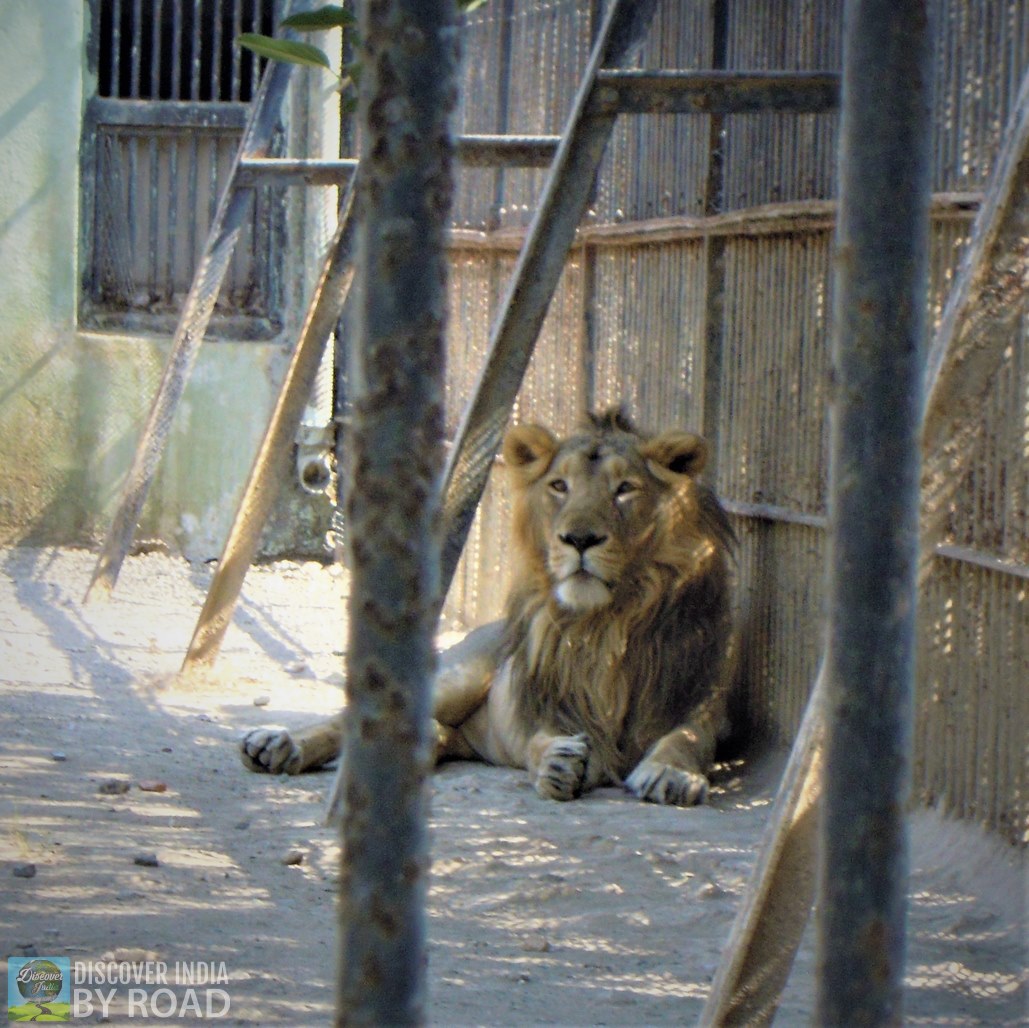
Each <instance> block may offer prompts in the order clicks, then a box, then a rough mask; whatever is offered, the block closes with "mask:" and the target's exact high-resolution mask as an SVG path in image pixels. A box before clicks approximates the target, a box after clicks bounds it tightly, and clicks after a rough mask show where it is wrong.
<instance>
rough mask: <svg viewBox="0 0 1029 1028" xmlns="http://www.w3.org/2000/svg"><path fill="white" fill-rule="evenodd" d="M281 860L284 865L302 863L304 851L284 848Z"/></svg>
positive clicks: (289, 865)
mask: <svg viewBox="0 0 1029 1028" xmlns="http://www.w3.org/2000/svg"><path fill="white" fill-rule="evenodd" d="M281 862H282V863H283V864H285V865H286V867H296V866H297V865H298V864H302V863H303V862H304V851H303V850H300V849H296V848H294V849H291V850H286V852H285V853H284V854H283V855H282V861H281Z"/></svg>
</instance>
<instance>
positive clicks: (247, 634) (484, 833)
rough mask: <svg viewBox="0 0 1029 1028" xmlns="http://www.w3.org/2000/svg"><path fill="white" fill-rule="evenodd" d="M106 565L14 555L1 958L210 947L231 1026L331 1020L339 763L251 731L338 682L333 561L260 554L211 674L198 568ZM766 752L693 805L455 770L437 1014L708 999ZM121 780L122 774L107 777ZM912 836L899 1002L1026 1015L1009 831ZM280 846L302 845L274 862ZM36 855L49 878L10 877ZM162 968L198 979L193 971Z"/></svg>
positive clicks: (986, 1020)
mask: <svg viewBox="0 0 1029 1028" xmlns="http://www.w3.org/2000/svg"><path fill="white" fill-rule="evenodd" d="M92 562H93V558H92V557H91V556H90V555H89V554H85V553H81V552H73V551H61V550H59V551H51V550H19V549H15V550H2V551H0V695H2V701H0V717H2V719H3V727H2V732H3V734H2V739H3V744H2V746H0V768H2V787H0V788H2V792H0V820H2V834H0V861H2V862H0V957H3V958H6V957H8V956H20V955H32V954H39V955H46V956H67V957H70V958H71V960H72V961H73V962H74V961H81V962H89V961H101V960H107V959H112V958H113V959H116V960H132V959H136V960H145V959H149V960H151V961H153V962H159V961H163V962H164V963H165V964H167V965H168V967H169V968H170V969H174V966H175V961H184V962H187V963H190V964H192V965H194V973H195V974H199V973H200V972H199V971H197V970H196V966H195V965H197V964H198V963H199V962H204V963H205V964H207V965H209V966H210V965H211V964H212V963H213V970H214V973H215V974H216V975H220V974H221V973H222V971H223V970H224V972H225V974H226V976H227V978H228V981H227V982H222V983H221V988H222V989H223V990H224V992H226V993H227V994H228V996H229V998H230V1002H231V1008H230V1010H229V1012H228V1014H227V1016H226V1019H225V1021H223V1022H222V1023H234V1024H245V1025H278V1024H282V1025H298V1026H300V1025H319V1024H327V1023H329V1022H330V1021H331V1009H332V975H333V971H332V968H333V959H334V938H333V921H334V910H333V893H334V885H333V882H334V878H335V874H336V870H335V869H336V859H337V855H338V848H337V846H336V843H335V841H334V839H333V837H332V833H331V832H330V831H329V830H327V829H326V828H324V827H323V826H322V824H321V818H322V808H323V802H324V797H325V794H326V792H327V790H328V787H329V785H330V782H331V778H330V776H328V775H325V774H317V775H310V776H306V777H304V778H301V779H287V778H269V777H264V776H259V775H254V774H249V773H247V772H246V771H244V769H243V767H242V765H241V764H240V762H239V760H238V758H237V756H236V739H237V737H238V736H239V735H240V733H241V732H242V730H243V729H244V728H247V727H251V726H253V725H255V724H263V723H269V724H287V725H296V724H299V723H302V722H303V721H305V720H307V719H308V718H310V717H311V715H312V714H315V715H320V714H322V713H324V712H327V711H331V710H332V709H334V708H335V707H336V706H337V705H338V703H339V701H340V688H339V683H340V669H341V666H342V658H341V654H340V650H341V648H342V645H343V640H344V629H343V619H342V609H343V606H342V596H343V593H344V590H345V583H344V579H343V578H342V577H341V576H339V575H337V574H335V573H333V572H331V571H330V570H327V569H325V568H323V567H321V566H319V565H316V564H294V563H280V564H276V565H273V566H269V567H262V568H258V569H255V570H254V571H253V572H252V574H251V575H250V577H249V579H248V582H247V586H246V590H245V595H244V599H243V601H242V603H241V604H240V607H239V609H238V612H237V618H236V625H235V626H234V628H233V629H232V630H231V632H230V634H229V637H228V639H227V644H226V649H225V653H224V657H223V659H222V661H221V663H220V665H219V669H218V673H217V675H216V676H213V677H212V678H211V679H210V680H209V681H207V682H204V683H194V684H193V685H191V686H190V687H188V688H187V687H184V686H183V685H182V684H181V683H176V682H175V681H174V678H173V676H174V672H175V671H176V670H177V668H178V664H179V662H180V661H181V657H182V654H183V652H184V651H185V648H186V645H187V643H188V640H189V636H190V634H191V632H192V629H193V625H194V623H195V620H196V617H197V614H198V612H199V607H200V604H201V603H202V601H203V598H204V595H205V592H206V587H207V583H208V582H209V580H210V570H209V569H208V568H206V567H190V566H188V565H186V564H184V563H182V562H180V561H178V560H174V559H170V558H167V557H164V556H160V555H153V554H152V555H149V556H142V557H134V558H132V559H130V560H129V561H128V562H127V564H126V566H125V569H124V571H123V573H122V577H121V581H120V583H119V587H118V591H117V593H116V595H115V598H114V599H113V600H112V601H110V602H108V603H104V604H100V605H93V604H91V605H90V606H89V607H88V608H83V606H82V603H81V598H82V594H83V591H84V589H85V585H86V583H87V581H88V577H89V573H90V571H91V569H92ZM265 699H267V703H266V704H264V705H263V706H255V701H262V700H265ZM775 766H776V763H775V761H771V760H766V761H765V762H763V763H761V764H759V765H757V766H753V767H743V768H740V767H727V768H725V769H723V771H722V773H721V774H720V776H719V779H718V787H717V788H716V789H715V795H714V796H713V801H712V803H711V804H710V805H709V806H707V807H705V808H700V809H694V810H688V811H682V810H676V809H662V808H659V807H655V806H650V805H643V804H639V803H636V802H635V801H633V800H631V799H629V798H627V797H624V796H623V795H621V794H620V793H619V792H617V791H614V790H604V791H602V792H600V793H598V794H595V795H593V796H591V797H589V798H587V799H585V800H582V801H580V802H577V803H573V804H565V805H559V804H554V803H548V802H545V801H543V800H540V799H538V798H537V797H536V795H535V794H534V792H533V791H532V789H531V788H530V787H529V784H528V782H527V780H526V778H525V776H524V775H523V774H521V773H516V772H509V771H502V770H497V769H491V768H485V767H482V766H475V765H452V766H449V767H447V768H445V769H444V770H443V771H441V772H440V773H439V774H438V775H437V776H436V779H435V796H434V801H433V803H434V808H433V821H432V830H433V848H434V868H433V877H432V892H431V896H430V907H429V922H430V937H431V952H430V983H431V998H430V1018H431V1020H432V1022H433V1023H435V1024H439V1025H465V1024H469V1025H472V1024H478V1025H501V1024H563V1025H573V1024H575V1025H594V1024H607V1025H615V1024H627V1025H628V1024H631V1025H650V1024H654V1025H657V1024H673V1023H690V1022H694V1021H695V1020H696V1018H697V1016H698V1015H699V1012H700V1009H701V1006H702V1003H703V999H704V996H705V995H706V992H707V989H708V984H709V982H710V980H711V977H712V975H713V973H714V970H715V967H716V964H717V962H718V959H719V955H720V953H721V950H722V947H723V945H724V942H725V939H726V936H727V934H728V931H729V927H730V924H731V922H732V919H733V916H734V913H735V909H736V906H737V904H738V902H739V899H740V896H741V894H742V892H743V889H744V887H745V883H746V879H747V875H748V873H749V871H750V868H751V866H752V863H753V860H754V855H755V850H756V847H757V844H758V841H759V839H760V836H761V832H762V829H763V828H764V825H765V820H766V817H767V813H768V810H769V805H770V798H771V795H772V791H773V789H774V784H775V781H774V775H775ZM110 780H117V781H120V782H124V783H125V784H126V785H127V786H128V790H127V791H125V792H123V793H120V794H118V793H115V794H109V793H104V792H101V791H100V786H101V785H102V784H103V783H105V782H108V781H110ZM140 783H144V784H147V785H151V786H154V787H158V788H159V787H160V786H161V785H163V786H164V787H165V789H164V791H143V790H141V789H140V788H139V785H140ZM109 788H116V787H109ZM913 850H914V853H913V875H912V888H911V891H912V906H911V917H910V945H909V951H910V952H909V961H908V974H909V983H908V984H909V990H908V998H907V1013H908V1022H909V1023H912V1024H933V1025H965V1024H989V1025H1002V1024H1008V1025H1010V1024H1022V1023H1029V1018H1027V1017H1026V1003H1025V992H1024V982H1023V981H1022V980H1021V976H1022V975H1023V974H1024V968H1025V966H1026V920H1025V910H1026V881H1025V877H1024V871H1025V867H1024V863H1020V862H1019V859H1018V854H1016V853H1015V852H1014V851H1013V850H1011V849H1010V848H1007V847H1004V846H1003V845H1001V844H999V843H998V842H997V841H996V840H994V839H992V838H987V837H986V836H984V835H982V834H981V833H980V832H979V831H978V830H977V829H974V828H972V827H969V826H965V825H956V824H950V823H945V822H942V821H940V820H938V819H937V818H936V817H935V816H934V815H932V814H929V813H923V814H920V815H918V816H917V818H916V819H915V829H914V844H913ZM290 851H298V852H299V853H300V854H301V855H302V860H301V862H300V863H299V864H295V863H294V864H287V863H284V860H285V859H287V857H291V858H292V859H294V860H295V859H296V857H297V852H294V853H292V854H290ZM143 856H155V857H156V858H157V866H141V865H140V864H137V863H136V862H135V861H136V858H138V857H143ZM25 864H33V865H35V869H36V873H35V875H34V877H29V878H24V877H18V876H16V875H15V874H14V870H15V868H17V867H19V866H20V865H25ZM809 935H810V933H809ZM5 964H6V959H5ZM222 964H224V969H223V968H222ZM812 964H813V958H812V953H811V940H810V939H808V940H807V942H806V943H805V947H804V949H803V950H802V952H801V955H800V957H799V959H798V962H797V965H796V969H795V972H794V975H793V979H792V980H791V983H790V986H789V989H788V992H787V996H786V998H785V1001H784V1004H783V1007H782V1010H781V1012H780V1016H779V1021H778V1023H780V1024H785V1025H794V1024H807V1023H810V1010H811V993H812ZM0 970H2V971H4V972H5V971H6V967H4V968H2V969H0ZM168 974H169V978H170V979H171V981H170V982H169V984H170V985H171V986H172V987H173V989H172V991H173V992H174V993H175V994H176V996H178V997H179V1000H180V1002H185V999H184V996H185V992H186V991H187V987H188V982H183V981H181V980H180V981H179V983H178V985H176V982H175V980H174V973H173V970H169V972H168ZM5 976H6V975H5ZM1020 982H1021V985H1020ZM127 1002H128V996H127V988H125V987H119V989H118V990H117V994H116V996H115V998H114V1002H113V1005H112V1007H111V1011H110V1023H115V1024H121V1023H137V1021H136V1020H135V1019H133V1020H132V1021H131V1022H130V1021H129V1019H128V1018H127V1016H126V1015H127ZM201 1005H202V1000H201ZM215 1009H216V1010H217V1009H218V1008H217V1006H216V1007H215ZM98 1011H99V1007H97V1008H96V1010H95V1011H94V1014H93V1015H92V1018H91V1019H92V1020H97V1019H98V1017H99V1013H98ZM193 1020H195V1018H194V1017H193V1016H192V1015H190V1016H186V1017H183V1018H176V1021H177V1023H191V1022H192V1021H193Z"/></svg>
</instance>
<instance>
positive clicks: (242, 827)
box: [232, 818, 250, 832]
mask: <svg viewBox="0 0 1029 1028" xmlns="http://www.w3.org/2000/svg"><path fill="white" fill-rule="evenodd" d="M232 827H233V828H235V829H237V830H238V831H240V832H245V831H246V830H247V829H248V828H249V827H250V821H249V819H247V818H244V819H243V820H242V821H237V822H236V823H235V824H234V825H233V826H232Z"/></svg>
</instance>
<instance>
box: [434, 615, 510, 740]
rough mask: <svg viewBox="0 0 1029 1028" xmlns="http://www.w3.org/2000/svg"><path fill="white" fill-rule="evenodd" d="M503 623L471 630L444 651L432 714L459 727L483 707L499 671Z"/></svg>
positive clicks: (437, 673) (435, 686)
mask: <svg viewBox="0 0 1029 1028" xmlns="http://www.w3.org/2000/svg"><path fill="white" fill-rule="evenodd" d="M502 634H503V624H502V623H501V622H495V623H493V624H489V625H484V626H482V627H481V628H476V629H474V630H473V631H471V632H469V633H468V634H467V635H466V636H465V637H464V639H462V640H461V641H460V642H459V643H457V644H456V645H454V646H451V647H450V649H448V650H445V651H444V652H443V653H442V654H440V658H439V667H438V669H437V671H436V678H435V681H434V682H433V686H432V716H433V717H434V718H435V719H436V720H437V721H438V722H439V723H440V724H442V725H449V726H450V727H451V728H456V727H458V726H459V725H461V724H463V723H464V722H465V721H467V720H468V719H469V718H470V717H471V716H472V715H473V714H474V713H475V711H476V710H478V708H479V707H481V706H482V704H483V702H484V701H485V699H486V695H487V693H488V692H489V690H490V686H491V684H492V682H493V678H494V676H495V674H496V671H497V663H498V653H499V650H500V643H501V638H502Z"/></svg>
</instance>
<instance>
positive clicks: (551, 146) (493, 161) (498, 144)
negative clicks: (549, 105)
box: [238, 135, 561, 186]
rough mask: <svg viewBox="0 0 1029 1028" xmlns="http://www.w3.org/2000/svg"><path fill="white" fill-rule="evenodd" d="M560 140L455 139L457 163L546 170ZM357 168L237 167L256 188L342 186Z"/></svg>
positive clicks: (263, 160) (248, 162) (344, 161)
mask: <svg viewBox="0 0 1029 1028" xmlns="http://www.w3.org/2000/svg"><path fill="white" fill-rule="evenodd" d="M560 141H561V137H560V136H482V135H473V136H458V137H457V138H456V139H455V140H454V147H455V153H456V155H457V159H458V160H459V161H461V162H463V163H464V164H467V165H468V166H469V167H473V168H494V167H498V166H509V167H523V168H545V167H548V166H549V165H550V162H551V161H552V160H553V159H554V154H555V153H556V152H557V144H558V143H559V142H560ZM356 168H357V161H356V160H355V159H353V158H346V157H343V158H339V159H338V160H312V159H298V158H288V157H247V158H244V159H243V160H241V161H240V163H239V180H238V181H239V184H240V185H242V186H256V185H257V184H258V183H260V182H267V181H269V180H274V181H275V182H276V183H277V184H279V185H308V186H339V185H345V184H346V183H347V182H348V181H349V180H350V176H351V175H353V173H354V171H355V169H356Z"/></svg>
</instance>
